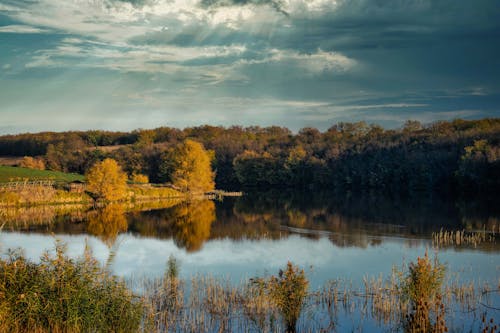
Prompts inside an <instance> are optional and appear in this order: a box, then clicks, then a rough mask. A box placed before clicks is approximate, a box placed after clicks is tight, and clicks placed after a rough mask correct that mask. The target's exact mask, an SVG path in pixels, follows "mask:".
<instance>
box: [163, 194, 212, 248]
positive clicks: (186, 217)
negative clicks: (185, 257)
mask: <svg viewBox="0 0 500 333" xmlns="http://www.w3.org/2000/svg"><path fill="white" fill-rule="evenodd" d="M173 214H174V219H175V220H174V223H173V228H174V240H175V242H176V244H177V245H179V246H181V247H184V248H186V250H187V251H189V252H193V251H198V250H199V249H201V246H202V245H203V243H204V242H205V241H206V240H207V239H208V238H209V237H210V229H211V226H212V223H213V222H214V221H215V204H214V203H213V202H212V201H210V200H204V201H197V202H195V203H190V204H181V205H179V206H177V207H175V208H174V209H173Z"/></svg>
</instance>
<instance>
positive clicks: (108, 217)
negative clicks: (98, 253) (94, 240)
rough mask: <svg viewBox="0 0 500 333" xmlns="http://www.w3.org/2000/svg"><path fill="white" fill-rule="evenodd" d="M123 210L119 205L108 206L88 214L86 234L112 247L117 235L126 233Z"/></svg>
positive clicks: (126, 225)
mask: <svg viewBox="0 0 500 333" xmlns="http://www.w3.org/2000/svg"><path fill="white" fill-rule="evenodd" d="M127 227H128V224H127V219H126V217H125V208H124V207H123V205H121V204H109V205H106V206H104V207H101V208H99V209H97V210H93V211H91V212H89V215H88V217H87V232H88V233H89V234H92V235H95V236H97V237H99V238H100V239H101V240H102V241H103V242H104V243H105V244H106V245H107V246H109V247H111V246H113V244H114V242H115V241H116V237H117V236H118V234H119V233H121V232H125V231H127Z"/></svg>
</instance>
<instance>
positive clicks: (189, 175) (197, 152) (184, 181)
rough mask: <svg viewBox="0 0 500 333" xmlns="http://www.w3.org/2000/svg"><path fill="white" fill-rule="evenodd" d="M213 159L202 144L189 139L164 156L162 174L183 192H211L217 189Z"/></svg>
mask: <svg viewBox="0 0 500 333" xmlns="http://www.w3.org/2000/svg"><path fill="white" fill-rule="evenodd" d="M212 157H213V156H212V155H211V153H210V152H208V151H206V150H205V148H204V147H203V145H202V144H201V143H199V142H196V141H193V140H189V139H188V140H186V141H184V143H181V144H179V145H178V146H177V147H175V149H173V150H172V151H170V152H169V153H168V154H166V156H164V158H163V163H162V166H161V167H160V169H161V170H160V172H161V174H162V176H163V177H164V178H165V179H166V180H170V181H171V182H172V184H173V185H175V186H177V187H178V188H180V189H181V190H183V191H186V192H207V191H211V190H213V189H214V188H215V182H214V173H213V172H212V167H211V161H212Z"/></svg>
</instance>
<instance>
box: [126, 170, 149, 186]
mask: <svg viewBox="0 0 500 333" xmlns="http://www.w3.org/2000/svg"><path fill="white" fill-rule="evenodd" d="M130 180H131V181H132V183H136V184H147V183H149V178H148V176H146V175H143V174H140V173H134V174H132V176H130Z"/></svg>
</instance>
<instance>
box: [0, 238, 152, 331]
mask: <svg viewBox="0 0 500 333" xmlns="http://www.w3.org/2000/svg"><path fill="white" fill-rule="evenodd" d="M55 250H56V254H55V256H49V255H48V254H46V255H44V256H43V257H42V258H41V261H40V263H33V262H31V261H29V260H27V259H26V258H25V257H24V256H23V254H22V253H20V252H18V251H14V252H10V253H9V256H8V258H7V259H6V260H0V309H1V310H0V331H1V332H97V331H99V332H134V331H137V330H138V329H139V327H140V324H141V320H142V317H143V314H144V308H143V305H142V303H141V302H140V300H139V298H138V297H137V296H135V295H134V294H133V293H132V292H130V290H129V289H128V288H127V287H126V285H125V283H123V282H122V281H120V280H119V279H117V278H116V277H114V276H113V275H111V274H110V273H109V272H108V271H107V270H106V269H104V268H102V267H101V266H100V265H99V264H98V262H97V261H96V260H95V259H94V258H93V257H92V254H91V252H90V250H89V248H88V247H87V249H86V250H85V253H84V255H83V256H82V257H81V258H79V259H78V260H73V259H70V258H68V257H67V256H66V255H65V252H66V247H65V246H64V245H63V244H62V243H59V242H58V243H56V249H55Z"/></svg>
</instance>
